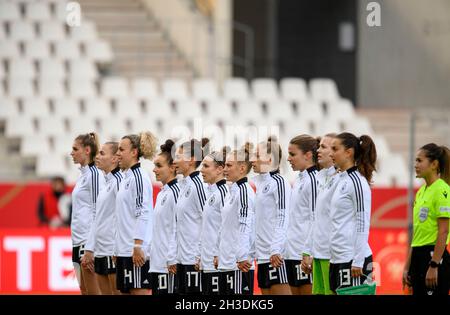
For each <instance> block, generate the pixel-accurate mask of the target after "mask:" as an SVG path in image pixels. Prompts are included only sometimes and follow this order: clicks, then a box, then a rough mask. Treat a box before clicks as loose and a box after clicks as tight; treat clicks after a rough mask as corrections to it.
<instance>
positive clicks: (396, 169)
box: [378, 153, 408, 185]
mask: <svg viewBox="0 0 450 315" xmlns="http://www.w3.org/2000/svg"><path fill="white" fill-rule="evenodd" d="M378 160H379V163H378V167H379V171H380V172H382V173H383V174H384V175H385V176H390V177H393V178H395V181H396V182H397V185H406V183H407V180H408V170H407V167H406V165H405V162H404V161H403V158H402V156H401V155H399V154H395V153H391V154H389V155H386V156H384V157H383V156H380V157H379V159H378Z"/></svg>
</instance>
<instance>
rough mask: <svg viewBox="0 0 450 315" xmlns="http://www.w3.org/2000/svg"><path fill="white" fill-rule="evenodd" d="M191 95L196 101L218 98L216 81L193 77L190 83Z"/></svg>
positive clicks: (209, 100)
mask: <svg viewBox="0 0 450 315" xmlns="http://www.w3.org/2000/svg"><path fill="white" fill-rule="evenodd" d="M192 96H193V98H194V99H195V100H198V101H204V102H213V101H216V100H217V99H218V98H219V91H218V86H217V83H216V81H214V80H213V79H194V81H193V83H192Z"/></svg>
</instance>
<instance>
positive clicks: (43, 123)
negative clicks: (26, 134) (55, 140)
mask: <svg viewBox="0 0 450 315" xmlns="http://www.w3.org/2000/svg"><path fill="white" fill-rule="evenodd" d="M37 121H38V134H40V135H44V136H57V135H60V134H65V133H66V132H67V128H66V125H65V123H64V120H63V119H61V118H60V117H45V118H43V117H40V118H38V119H37Z"/></svg>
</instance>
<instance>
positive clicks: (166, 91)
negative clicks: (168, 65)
mask: <svg viewBox="0 0 450 315" xmlns="http://www.w3.org/2000/svg"><path fill="white" fill-rule="evenodd" d="M161 87H162V96H163V97H164V98H165V99H166V100H171V101H184V100H187V99H188V97H189V93H188V88H187V85H186V81H184V80H181V79H166V80H164V81H163V82H162V85H161Z"/></svg>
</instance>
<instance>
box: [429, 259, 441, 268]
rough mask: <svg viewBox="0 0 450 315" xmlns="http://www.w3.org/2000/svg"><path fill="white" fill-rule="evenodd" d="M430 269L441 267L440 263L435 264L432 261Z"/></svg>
mask: <svg viewBox="0 0 450 315" xmlns="http://www.w3.org/2000/svg"><path fill="white" fill-rule="evenodd" d="M430 267H431V268H437V267H439V263H437V262H435V261H433V260H430Z"/></svg>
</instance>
